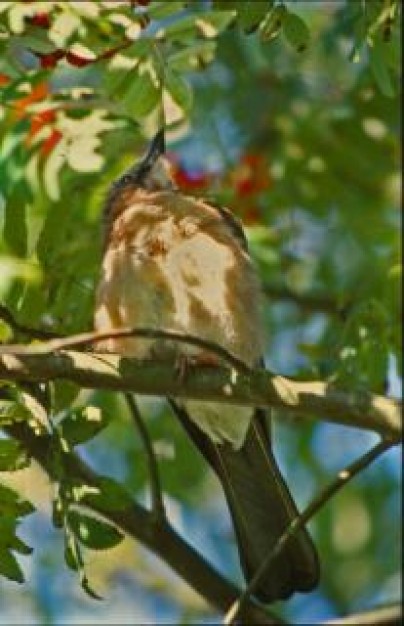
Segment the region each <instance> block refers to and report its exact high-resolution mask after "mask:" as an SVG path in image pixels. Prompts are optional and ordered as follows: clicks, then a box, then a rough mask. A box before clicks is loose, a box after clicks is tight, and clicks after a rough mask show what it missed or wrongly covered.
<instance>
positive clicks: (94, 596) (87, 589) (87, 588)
mask: <svg viewBox="0 0 404 626" xmlns="http://www.w3.org/2000/svg"><path fill="white" fill-rule="evenodd" d="M80 583H81V586H82V588H83V589H84V591H85V592H86V594H87V595H88V596H90V598H92V599H93V600H103V599H104V598H103V597H102V596H100V595H99V594H98V593H96V592H95V591H94V589H93V588H92V587H90V583H89V581H88V578H87V576H86V575H85V573H84V572H83V573H82V576H81V579H80Z"/></svg>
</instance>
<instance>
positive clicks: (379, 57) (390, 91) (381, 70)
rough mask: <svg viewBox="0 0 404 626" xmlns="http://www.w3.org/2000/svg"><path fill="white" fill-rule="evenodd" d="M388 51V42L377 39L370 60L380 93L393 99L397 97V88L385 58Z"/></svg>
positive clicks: (370, 50) (370, 53) (370, 51)
mask: <svg viewBox="0 0 404 626" xmlns="http://www.w3.org/2000/svg"><path fill="white" fill-rule="evenodd" d="M388 49H389V46H388V44H387V43H386V42H384V41H381V40H380V39H379V38H375V39H374V41H373V45H372V46H370V47H369V60H370V67H371V70H372V73H373V76H374V77H375V81H376V83H377V86H378V87H379V89H380V91H381V92H382V94H383V95H384V96H387V97H388V98H393V97H394V96H395V88H394V85H393V81H392V78H391V75H390V71H389V67H388V64H387V61H386V58H385V57H386V52H387V51H388Z"/></svg>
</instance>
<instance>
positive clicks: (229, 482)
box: [94, 128, 319, 603]
mask: <svg viewBox="0 0 404 626" xmlns="http://www.w3.org/2000/svg"><path fill="white" fill-rule="evenodd" d="M103 228H104V245H103V254H102V263H101V272H100V278H99V281H98V285H97V288H96V297H95V313H94V326H95V329H96V331H101V332H108V331H111V330H116V329H119V328H123V327H124V328H128V327H131V328H136V327H150V328H154V329H159V330H169V331H176V332H179V333H184V334H186V335H192V336H196V337H199V338H201V339H203V340H205V341H208V342H214V343H215V344H216V345H218V346H221V347H223V348H225V349H226V350H227V351H228V352H230V353H231V354H233V355H234V356H236V357H237V358H238V359H240V360H242V361H243V362H244V363H245V364H246V365H247V366H249V367H259V366H262V364H263V353H264V343H265V332H264V323H263V315H262V308H263V307H262V292H261V288H260V282H259V279H258V274H257V271H256V269H255V267H254V264H253V262H252V259H251V257H250V254H249V252H248V245H247V241H246V237H245V234H244V231H243V227H242V224H241V222H240V221H239V219H238V218H237V217H236V216H235V215H233V213H232V212H231V211H230V210H229V209H227V208H225V207H222V206H220V205H218V204H215V203H213V202H211V201H210V200H206V199H204V198H202V197H194V196H191V195H186V194H184V193H182V192H181V190H179V189H178V188H177V186H176V184H175V181H174V178H173V174H172V170H171V166H170V161H169V160H168V159H167V157H166V155H165V132H164V128H161V129H160V130H159V131H158V132H157V133H156V135H155V137H154V139H153V140H152V141H151V143H150V146H149V149H148V150H147V152H146V154H145V155H144V156H143V158H141V159H140V160H139V161H138V162H137V163H135V165H133V166H131V167H130V168H129V169H128V170H126V172H124V173H123V175H122V176H121V177H120V178H118V179H117V180H116V181H114V182H113V183H112V185H111V186H110V188H109V190H108V192H107V195H106V200H105V205H104V210H103ZM97 347H98V348H102V349H103V350H105V351H107V352H113V353H117V354H120V355H124V356H131V357H136V358H139V359H163V360H164V359H167V360H170V359H173V361H172V362H175V361H176V359H181V358H183V359H185V362H186V360H187V359H190V360H192V359H194V360H195V363H208V362H209V351H206V350H204V348H201V347H199V346H195V345H192V346H190V345H185V344H184V343H181V344H178V343H175V341H174V340H173V339H172V337H171V338H170V339H167V338H164V337H163V338H161V337H160V335H159V337H158V338H155V339H152V340H151V339H150V338H148V339H145V338H140V337H135V336H132V337H127V336H126V337H122V336H121V337H119V336H115V337H113V336H112V337H111V338H106V339H104V340H103V341H102V342H101V343H100V344H99V345H98V346H97ZM210 357H212V353H211V354H210ZM218 358H219V357H216V359H218ZM211 361H212V359H211ZM215 364H217V363H215V357H214V358H213V363H212V365H213V366H214V365H215ZM184 375H185V376H186V367H185V374H184ZM169 402H170V404H171V406H172V407H173V409H174V411H175V413H176V415H177V417H178V419H179V420H180V422H181V424H182V426H183V427H184V429H185V431H186V433H187V434H188V436H189V437H190V439H191V440H192V441H193V443H194V445H195V446H196V449H197V450H199V452H200V453H201V454H202V456H203V458H204V459H205V460H206V462H207V463H208V464H209V465H210V466H211V468H212V469H213V471H214V472H215V474H216V475H217V477H218V479H219V481H220V483H221V485H222V488H223V491H224V495H225V499H226V500H227V505H228V509H229V512H230V517H231V519H232V523H233V527H234V533H235V538H236V543H237V546H238V552H239V558H240V564H241V567H242V570H243V572H244V576H245V579H246V581H247V583H248V582H249V581H250V580H251V579H252V577H253V576H254V574H255V573H256V572H257V571H258V569H259V568H260V567H261V566H262V564H263V562H264V560H265V558H266V557H267V555H268V554H269V553H270V552H271V550H273V549H274V547H275V546H276V544H277V542H278V541H279V538H280V537H281V535H282V534H283V533H284V532H285V531H286V529H287V528H288V527H289V525H290V524H291V522H292V521H293V520H294V519H295V518H296V517H297V516H298V509H297V507H296V505H295V503H294V500H293V498H292V495H291V493H290V491H289V489H288V486H287V484H286V482H285V480H284V478H283V476H282V474H281V472H280V469H279V467H278V465H277V462H276V459H275V456H274V453H273V451H272V441H271V432H270V426H269V424H268V419H267V416H266V414H265V412H264V411H263V410H262V409H260V408H252V407H246V406H234V405H232V404H226V403H217V402H216V403H215V402H206V401H202V400H190V399H187V400H181V401H179V400H178V399H172V398H171V399H169ZM318 580H319V557H318V553H317V550H316V547H315V545H314V542H313V540H312V539H311V537H310V535H309V533H308V531H307V529H306V528H305V527H301V528H299V530H298V532H297V533H296V534H295V535H294V536H292V537H291V539H290V540H289V542H288V544H287V545H286V546H285V548H284V550H283V551H282V552H281V553H280V554H279V555H278V556H277V557H276V559H275V561H274V563H273V566H272V568H271V569H270V570H269V571H268V572H267V573H266V574H264V575H263V576H261V577H260V579H259V582H258V585H257V587H256V589H255V590H254V594H253V595H254V596H255V597H256V598H257V599H258V600H260V601H262V602H265V603H272V602H275V601H277V600H286V599H288V598H289V597H290V596H291V595H292V594H293V593H295V592H308V591H311V590H312V589H314V588H315V587H316V586H317V584H318Z"/></svg>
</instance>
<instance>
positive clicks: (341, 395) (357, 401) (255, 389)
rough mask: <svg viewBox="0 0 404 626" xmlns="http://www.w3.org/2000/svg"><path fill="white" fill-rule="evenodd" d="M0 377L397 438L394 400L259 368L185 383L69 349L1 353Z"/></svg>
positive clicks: (205, 373)
mask: <svg viewBox="0 0 404 626" xmlns="http://www.w3.org/2000/svg"><path fill="white" fill-rule="evenodd" d="M0 378H2V379H4V380H13V381H34V382H35V381H36V382H44V381H48V380H57V379H66V380H71V381H72V382H75V383H78V384H79V385H81V386H83V387H88V388H103V389H115V390H120V391H132V392H134V393H139V394H144V395H154V396H171V397H173V398H187V399H197V400H206V401H215V402H224V403H227V404H235V405H242V406H262V407H264V406H269V407H276V408H281V409H283V410H287V411H289V412H291V413H294V414H295V415H308V416H310V417H316V418H317V419H321V420H326V421H330V422H335V423H338V424H345V425H348V426H353V427H356V428H361V429H365V430H373V431H375V432H378V433H380V434H381V435H382V436H383V437H385V438H386V437H389V438H391V439H393V440H397V441H398V440H400V439H401V437H402V426H401V402H399V401H398V400H395V399H391V398H386V397H384V396H380V395H376V394H372V393H369V392H367V391H362V390H347V389H341V388H338V387H337V386H336V385H335V384H332V383H328V382H322V381H306V382H299V381H294V380H291V379H289V378H285V377H283V376H278V375H274V374H271V373H270V372H267V371H265V370H264V369H256V370H247V371H242V372H241V371H236V370H235V369H234V368H227V367H211V366H201V365H198V366H196V365H193V364H192V363H191V364H190V365H189V366H188V367H187V372H186V376H185V379H184V378H182V379H180V378H179V377H178V375H177V372H176V368H175V364H172V363H163V362H156V361H151V360H147V361H139V360H136V359H133V358H127V357H121V356H118V355H114V354H89V353H82V352H75V351H60V352H56V353H54V354H53V353H44V354H28V353H27V350H25V352H24V353H22V354H21V353H18V351H17V352H16V353H15V354H13V353H7V354H1V350H0Z"/></svg>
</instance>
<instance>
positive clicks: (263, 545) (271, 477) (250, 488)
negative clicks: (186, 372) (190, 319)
mask: <svg viewBox="0 0 404 626" xmlns="http://www.w3.org/2000/svg"><path fill="white" fill-rule="evenodd" d="M175 409H176V413H177V415H178V417H179V418H180V419H181V421H182V423H183V425H184V426H185V428H186V430H187V431H188V434H189V435H190V436H191V438H192V439H193V441H194V443H195V444H196V445H197V446H198V448H199V449H200V451H201V452H202V454H203V455H204V456H205V458H206V459H207V460H208V461H209V463H210V464H211V465H212V466H213V468H214V470H215V471H216V474H217V475H218V477H219V479H220V481H221V483H222V486H223V489H224V492H225V494H226V498H227V502H228V505H229V509H230V513H231V517H232V520H233V525H234V529H235V533H236V537H237V543H238V548H239V553H240V561H241V565H242V568H243V571H244V575H245V577H246V580H247V581H249V580H251V578H252V576H253V575H254V574H255V572H256V571H257V569H258V568H259V567H260V566H261V565H262V563H263V562H264V561H265V559H266V558H267V556H268V554H269V553H270V552H271V550H272V549H273V548H274V546H275V545H276V543H277V541H278V540H279V538H280V536H281V535H282V534H283V533H284V531H285V530H286V528H287V527H288V526H289V525H290V523H291V522H292V520H293V519H294V518H295V517H296V516H297V515H298V511H297V508H296V505H295V503H294V502H293V499H292V496H291V494H290V492H289V490H288V488H287V486H286V483H285V481H284V479H283V477H282V475H281V473H280V471H279V468H278V466H277V464H276V461H275V458H274V456H273V454H272V452H271V449H270V446H269V439H268V437H267V435H266V432H265V428H264V426H263V423H262V422H261V420H260V418H259V412H258V411H257V414H258V415H257V416H256V417H254V419H253V420H252V422H251V426H250V428H249V431H248V433H247V437H246V440H245V442H244V444H243V446H242V447H241V449H239V450H235V449H234V448H233V447H232V446H231V445H230V444H227V443H223V444H214V443H212V442H211V440H210V439H209V438H208V437H207V436H206V435H205V434H204V433H202V432H201V431H200V430H199V428H197V427H196V426H195V424H194V423H193V422H191V421H190V420H189V418H188V416H187V413H186V411H184V410H183V409H179V410H178V407H177V406H175ZM318 578H319V563H318V557H317V551H316V548H315V546H314V544H313V542H312V540H311V538H310V536H309V534H308V532H307V531H306V529H305V528H302V529H300V530H299V531H298V532H297V533H296V534H295V535H294V536H293V537H292V538H291V539H290V540H289V542H288V544H287V545H286V546H285V547H284V549H283V551H282V552H281V553H280V555H279V556H278V557H277V558H276V560H275V561H274V562H273V563H272V566H271V568H270V569H269V571H268V573H267V574H266V575H264V577H263V578H262V579H261V580H260V582H259V584H258V586H257V588H256V589H255V591H254V595H255V596H256V597H257V598H258V599H259V600H261V601H263V602H274V601H275V600H280V599H287V598H288V597H289V596H290V595H291V594H292V593H293V592H295V591H310V590H311V589H313V588H314V587H315V586H316V584H317V582H318Z"/></svg>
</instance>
